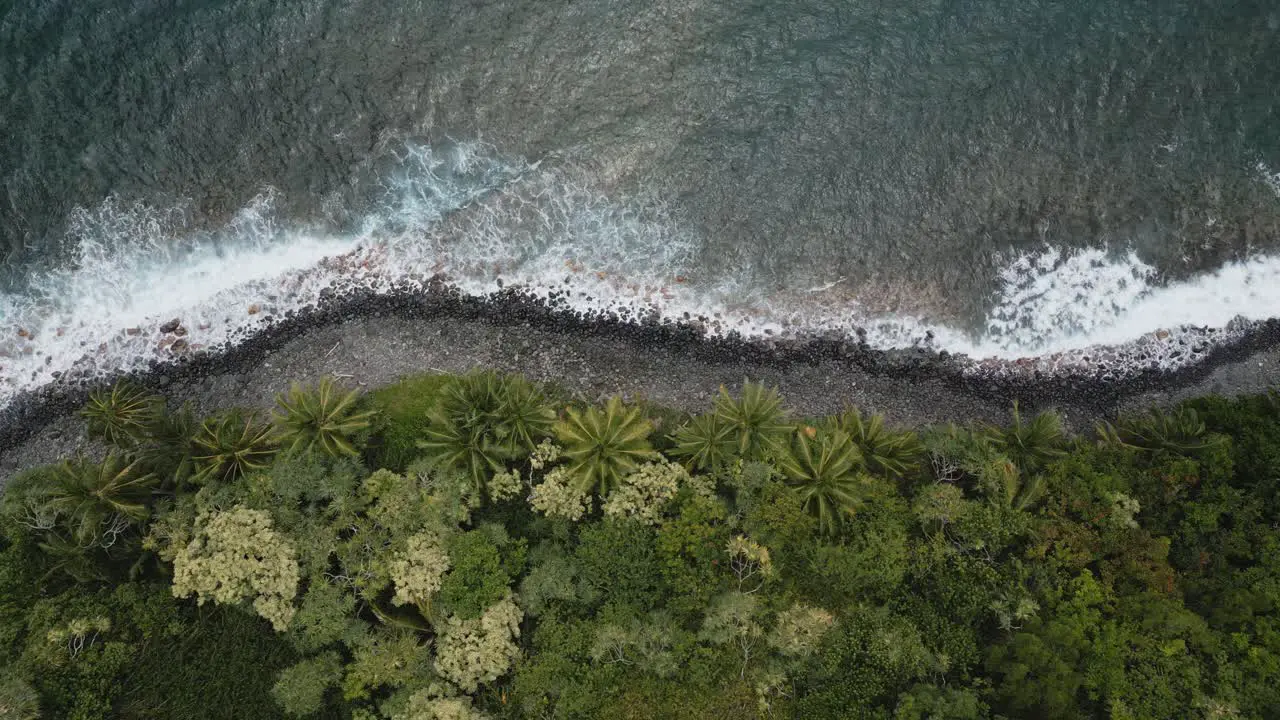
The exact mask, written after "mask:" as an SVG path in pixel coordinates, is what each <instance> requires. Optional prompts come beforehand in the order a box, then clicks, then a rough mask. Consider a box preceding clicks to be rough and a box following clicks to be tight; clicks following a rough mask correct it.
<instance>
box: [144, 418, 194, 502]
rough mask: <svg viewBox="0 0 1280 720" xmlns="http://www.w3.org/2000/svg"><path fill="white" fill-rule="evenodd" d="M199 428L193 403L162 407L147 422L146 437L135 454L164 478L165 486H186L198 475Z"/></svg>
mask: <svg viewBox="0 0 1280 720" xmlns="http://www.w3.org/2000/svg"><path fill="white" fill-rule="evenodd" d="M198 428H199V426H198V423H197V422H196V419H195V416H194V414H193V413H192V412H191V406H190V405H184V406H183V407H182V409H181V410H179V411H177V412H167V411H164V410H161V411H160V412H157V413H156V414H155V415H154V416H153V417H152V418H151V420H150V422H148V423H147V428H146V439H145V440H144V441H143V442H142V443H141V444H140V445H138V447H137V448H135V449H134V451H133V455H134V457H136V458H137V459H139V460H141V461H142V465H143V466H144V467H145V468H147V470H148V471H149V472H151V473H154V474H155V475H156V477H158V478H159V479H160V483H161V485H165V486H172V487H174V488H182V487H183V486H184V485H185V484H186V482H187V480H189V479H191V477H192V475H194V474H195V454H196V452H197V447H196V445H195V434H196V431H197V429H198Z"/></svg>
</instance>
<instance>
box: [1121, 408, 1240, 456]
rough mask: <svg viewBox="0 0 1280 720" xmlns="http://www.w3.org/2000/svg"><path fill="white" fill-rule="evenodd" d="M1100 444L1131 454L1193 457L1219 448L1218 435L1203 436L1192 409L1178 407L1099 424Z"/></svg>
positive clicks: (1200, 421) (1201, 421) (1198, 417)
mask: <svg viewBox="0 0 1280 720" xmlns="http://www.w3.org/2000/svg"><path fill="white" fill-rule="evenodd" d="M1097 431H1098V435H1099V437H1100V439H1101V441H1102V442H1103V443H1104V444H1108V445H1113V446H1117V447H1127V448H1133V449H1135V450H1147V451H1156V450H1166V451H1169V452H1174V453H1178V454H1179V455H1195V454H1197V453H1200V452H1203V451H1205V450H1208V449H1211V448H1214V447H1217V446H1218V445H1221V444H1222V442H1223V441H1224V438H1223V437H1222V436H1221V435H1212V434H1210V435H1207V436H1206V433H1205V424H1204V421H1203V420H1201V419H1200V414H1199V413H1197V412H1196V411H1195V408H1191V407H1186V406H1181V407H1177V408H1174V409H1173V410H1172V411H1169V412H1165V411H1164V410H1160V409H1152V410H1148V411H1147V412H1145V413H1140V414H1137V415H1129V416H1126V417H1122V418H1121V419H1120V420H1119V422H1118V423H1117V424H1115V425H1112V424H1111V423H1109V422H1107V421H1105V420H1102V421H1099V422H1098V425H1097Z"/></svg>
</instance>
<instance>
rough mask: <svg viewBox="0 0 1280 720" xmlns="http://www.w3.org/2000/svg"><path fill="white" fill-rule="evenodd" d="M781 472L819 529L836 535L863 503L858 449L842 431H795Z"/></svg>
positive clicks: (860, 463) (814, 429)
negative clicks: (847, 518)
mask: <svg viewBox="0 0 1280 720" xmlns="http://www.w3.org/2000/svg"><path fill="white" fill-rule="evenodd" d="M781 470H782V472H783V474H784V475H785V476H786V478H787V483H788V485H790V486H791V488H792V490H793V491H794V492H795V493H796V495H797V496H798V497H799V498H800V501H801V503H802V504H803V505H804V508H805V510H806V511H808V512H809V514H810V515H813V516H814V517H815V518H817V520H818V527H819V529H820V530H821V531H822V532H824V533H827V534H829V535H832V534H835V533H836V532H837V531H838V530H839V529H840V527H841V525H843V523H844V519H845V517H847V516H848V515H850V514H851V513H852V512H853V511H854V510H855V509H857V507H858V506H859V505H861V504H862V496H863V493H864V492H865V490H866V489H867V480H866V478H864V477H863V476H862V474H861V472H860V471H861V470H862V458H861V456H860V455H859V453H858V448H857V446H855V445H854V444H853V441H852V440H850V439H849V435H848V434H847V433H845V432H843V431H841V430H834V429H819V428H814V427H804V428H801V429H800V430H798V431H796V434H795V438H794V439H793V441H792V445H791V451H790V452H789V453H788V454H786V455H785V456H783V458H782V462H781Z"/></svg>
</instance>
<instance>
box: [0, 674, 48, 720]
mask: <svg viewBox="0 0 1280 720" xmlns="http://www.w3.org/2000/svg"><path fill="white" fill-rule="evenodd" d="M39 717H40V696H39V695H38V694H37V693H36V689H35V688H34V687H32V686H31V683H30V682H29V681H28V680H27V679H26V678H24V677H22V676H20V675H18V674H16V673H12V672H9V673H5V675H4V677H0V718H3V719H4V720H37V719H38V718H39Z"/></svg>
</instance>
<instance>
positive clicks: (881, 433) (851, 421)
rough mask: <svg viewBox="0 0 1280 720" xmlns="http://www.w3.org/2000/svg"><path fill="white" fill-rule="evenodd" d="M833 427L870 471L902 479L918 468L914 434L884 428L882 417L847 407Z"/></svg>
mask: <svg viewBox="0 0 1280 720" xmlns="http://www.w3.org/2000/svg"><path fill="white" fill-rule="evenodd" d="M835 425H836V428H837V429H839V430H841V431H843V432H845V433H846V434H848V435H849V439H850V440H852V441H853V444H854V445H856V446H857V447H858V450H859V452H861V454H862V461H863V464H865V465H866V468H867V470H869V471H871V472H875V473H880V474H882V475H889V476H894V477H902V476H903V475H906V474H907V473H909V472H911V471H913V470H915V469H916V468H917V467H918V466H919V464H920V457H921V456H922V455H923V454H924V447H923V446H922V445H921V444H920V440H919V438H917V437H916V434H915V433H913V432H894V431H892V430H889V429H887V428H886V427H885V426H884V416H883V415H871V416H864V415H863V414H862V413H860V412H858V410H857V408H848V409H847V410H845V411H844V412H843V413H841V414H839V415H837V416H836V421H835Z"/></svg>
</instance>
